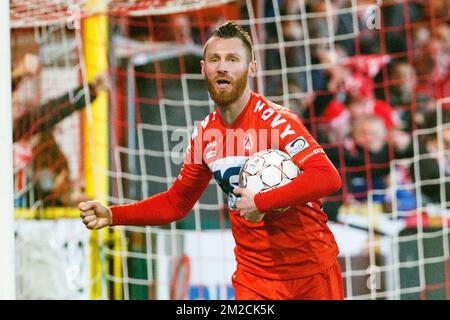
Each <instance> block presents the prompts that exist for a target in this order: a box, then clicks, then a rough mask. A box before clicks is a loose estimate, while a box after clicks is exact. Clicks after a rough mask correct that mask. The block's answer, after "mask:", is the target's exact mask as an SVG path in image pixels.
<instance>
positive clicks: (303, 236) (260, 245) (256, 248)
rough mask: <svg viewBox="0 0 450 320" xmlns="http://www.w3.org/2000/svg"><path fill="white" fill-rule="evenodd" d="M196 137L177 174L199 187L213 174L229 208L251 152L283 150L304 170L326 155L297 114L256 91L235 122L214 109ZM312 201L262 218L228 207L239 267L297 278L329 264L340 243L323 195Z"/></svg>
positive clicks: (272, 275)
mask: <svg viewBox="0 0 450 320" xmlns="http://www.w3.org/2000/svg"><path fill="white" fill-rule="evenodd" d="M192 139H193V140H192V144H191V148H190V150H188V155H187V159H186V160H187V161H186V162H185V164H184V166H183V168H182V170H181V172H180V175H179V177H178V179H180V180H181V181H182V182H183V183H185V184H188V185H190V186H192V187H193V188H195V186H196V185H203V184H204V181H206V180H207V181H209V179H210V177H211V173H212V174H213V176H214V178H215V180H216V181H217V183H218V184H219V186H220V187H221V188H222V190H223V191H224V192H225V193H226V194H227V195H228V197H229V201H228V204H229V207H231V208H232V207H234V202H235V198H236V197H235V196H234V194H233V193H232V191H233V189H234V188H235V187H238V182H239V172H240V169H241V167H242V166H243V165H244V163H245V161H246V160H247V159H248V157H249V156H250V155H252V154H253V153H255V152H258V151H260V150H264V149H268V148H270V149H279V150H282V151H284V152H286V153H288V154H290V155H291V157H293V160H294V162H295V163H296V164H297V165H298V166H299V167H300V169H303V168H302V167H303V163H304V162H305V161H307V160H308V159H309V158H310V157H314V156H315V155H317V154H324V152H323V149H322V147H321V146H320V145H319V144H318V143H317V142H316V141H315V139H314V138H313V137H312V136H311V135H310V134H309V132H308V131H307V130H306V128H305V127H304V126H303V124H302V123H301V121H300V119H299V118H298V117H296V116H295V115H294V113H292V112H290V111H289V110H288V109H286V108H283V107H281V106H278V105H276V104H274V103H272V102H269V101H267V100H265V99H264V98H263V97H261V96H259V95H257V94H256V93H253V92H252V93H251V98H250V100H249V102H248V103H247V105H246V106H245V108H244V109H243V111H242V112H241V114H240V115H239V116H238V118H237V119H236V120H235V121H234V123H233V124H232V125H231V126H230V125H228V124H227V123H225V122H224V120H223V119H222V117H221V113H220V111H219V109H216V110H215V111H213V112H212V113H211V114H209V115H208V116H207V117H206V118H205V119H204V120H203V121H202V123H201V125H200V126H199V127H198V129H197V130H196V131H195V132H194V134H193V138H192ZM200 155H201V159H200ZM314 183H315V182H314V181H311V184H314ZM310 200H311V201H309V202H308V203H307V204H306V203H304V204H300V205H296V206H294V207H293V208H292V209H290V210H289V211H287V212H284V213H276V212H270V213H268V214H266V215H265V217H264V219H263V220H262V221H261V222H258V223H254V222H249V221H247V220H245V219H244V218H243V217H241V216H240V215H239V211H237V210H229V216H230V222H231V230H232V233H233V236H234V239H235V242H236V248H235V255H236V259H237V262H238V266H239V267H241V268H243V269H245V270H247V271H249V272H253V273H257V274H259V275H261V276H263V277H267V278H272V279H289V278H297V277H300V276H306V275H310V274H313V273H316V272H319V271H320V270H321V269H322V268H326V267H329V266H330V265H331V264H332V263H333V262H334V261H335V259H336V256H337V254H338V249H337V245H336V242H335V239H334V237H333V235H332V233H331V231H330V229H329V228H328V226H327V224H326V222H327V216H326V214H325V213H324V212H323V211H322V210H321V203H320V199H310Z"/></svg>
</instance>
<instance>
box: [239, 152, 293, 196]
mask: <svg viewBox="0 0 450 320" xmlns="http://www.w3.org/2000/svg"><path fill="white" fill-rule="evenodd" d="M300 173H301V172H300V169H299V168H298V167H297V166H296V165H295V163H294V162H293V161H292V159H291V157H290V156H289V155H288V154H287V153H285V152H283V151H280V150H275V149H269V150H263V151H260V152H257V153H254V154H253V155H252V156H251V157H250V158H248V159H247V161H246V162H245V164H244V166H243V167H242V168H241V171H240V174H239V186H240V187H241V188H247V189H249V190H251V191H253V192H255V193H259V192H265V191H269V190H272V189H276V188H278V187H280V186H284V185H285V184H288V183H289V182H291V181H292V180H293V179H294V178H296V177H297V176H298V175H299V174H300Z"/></svg>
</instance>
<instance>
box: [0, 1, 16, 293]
mask: <svg viewBox="0 0 450 320" xmlns="http://www.w3.org/2000/svg"><path fill="white" fill-rule="evenodd" d="M9 28H10V27H9V1H2V2H1V3H0V39H2V43H3V45H2V46H1V49H0V56H1V57H2V58H1V59H0V70H1V72H0V84H1V85H0V88H1V89H0V90H1V96H2V100H3V101H2V102H3V103H2V106H3V107H2V117H1V119H2V121H1V122H2V123H1V124H0V153H1V154H2V158H3V164H2V165H0V177H1V181H0V204H1V210H0V253H1V259H0V275H1V277H2V279H1V281H0V300H12V299H15V297H16V293H15V272H14V269H15V268H14V194H13V165H12V160H13V148H12V142H13V139H12V104H11V89H10V88H11V59H10V45H9V43H10V29H9Z"/></svg>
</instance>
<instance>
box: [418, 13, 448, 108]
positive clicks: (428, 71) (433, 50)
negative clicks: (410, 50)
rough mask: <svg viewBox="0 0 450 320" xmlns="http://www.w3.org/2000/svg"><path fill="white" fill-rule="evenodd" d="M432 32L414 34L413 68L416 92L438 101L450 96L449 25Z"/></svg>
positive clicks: (445, 24)
mask: <svg viewBox="0 0 450 320" xmlns="http://www.w3.org/2000/svg"><path fill="white" fill-rule="evenodd" d="M432 31H434V32H433V34H432V33H431V32H430V31H429V30H427V29H425V28H422V29H421V30H418V31H417V32H416V33H414V44H415V45H414V49H415V50H414V54H415V55H414V67H415V68H416V70H417V74H418V80H419V81H418V85H417V92H419V93H423V94H425V95H429V96H431V97H433V98H434V99H435V100H438V99H441V98H443V97H448V96H449V95H450V89H449V88H450V25H449V23H448V22H444V23H441V24H439V25H437V26H436V28H435V29H434V30H432Z"/></svg>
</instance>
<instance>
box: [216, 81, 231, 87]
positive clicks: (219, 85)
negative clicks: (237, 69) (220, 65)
mask: <svg viewBox="0 0 450 320" xmlns="http://www.w3.org/2000/svg"><path fill="white" fill-rule="evenodd" d="M216 83H217V86H218V87H219V89H224V88H227V87H228V85H230V84H231V82H230V81H228V80H226V79H219V80H217V81H216Z"/></svg>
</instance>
